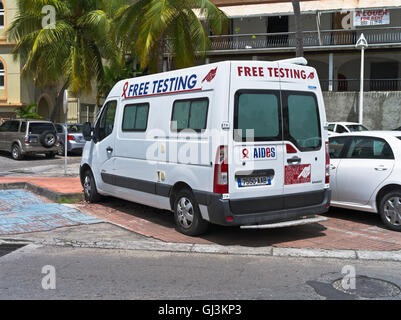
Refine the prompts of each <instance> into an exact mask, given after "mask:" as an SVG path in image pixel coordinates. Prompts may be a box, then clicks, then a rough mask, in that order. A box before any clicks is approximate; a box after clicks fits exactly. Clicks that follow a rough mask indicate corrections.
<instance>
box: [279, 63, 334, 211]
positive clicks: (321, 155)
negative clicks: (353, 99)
mask: <svg viewBox="0 0 401 320" xmlns="http://www.w3.org/2000/svg"><path fill="white" fill-rule="evenodd" d="M278 73H279V75H280V76H281V82H280V85H281V97H282V105H283V127H284V144H285V146H284V149H285V155H284V172H285V173H284V195H289V194H300V193H307V192H313V191H321V192H323V190H324V188H325V185H326V183H325V182H326V181H325V180H326V140H327V136H326V135H327V134H326V132H325V130H324V124H325V122H326V114H325V109H324V102H323V97H322V94H321V89H320V84H319V80H318V77H317V74H316V71H315V70H314V69H313V68H310V67H305V66H300V65H293V64H280V66H279V70H278ZM315 196H316V199H315V200H313V201H317V202H319V199H318V198H319V196H318V195H315ZM322 196H323V193H322ZM311 201H312V200H311ZM306 204H307V203H306ZM296 205H299V204H296ZM287 207H288V206H287Z"/></svg>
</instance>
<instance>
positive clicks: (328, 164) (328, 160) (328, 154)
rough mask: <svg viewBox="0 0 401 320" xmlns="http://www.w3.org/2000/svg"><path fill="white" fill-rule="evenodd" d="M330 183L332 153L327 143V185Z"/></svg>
mask: <svg viewBox="0 0 401 320" xmlns="http://www.w3.org/2000/svg"><path fill="white" fill-rule="evenodd" d="M329 183H330V152H329V143H328V142H326V184H329Z"/></svg>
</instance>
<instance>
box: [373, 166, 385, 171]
mask: <svg viewBox="0 0 401 320" xmlns="http://www.w3.org/2000/svg"><path fill="white" fill-rule="evenodd" d="M375 170H376V171H387V170H388V168H386V167H377V168H375Z"/></svg>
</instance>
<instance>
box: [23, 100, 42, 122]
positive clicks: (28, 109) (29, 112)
mask: <svg viewBox="0 0 401 320" xmlns="http://www.w3.org/2000/svg"><path fill="white" fill-rule="evenodd" d="M35 110H36V103H31V104H29V105H27V106H25V107H22V108H19V109H17V112H16V114H17V117H18V118H19V119H32V120H43V117H42V116H40V115H38V114H37V113H36V111H35Z"/></svg>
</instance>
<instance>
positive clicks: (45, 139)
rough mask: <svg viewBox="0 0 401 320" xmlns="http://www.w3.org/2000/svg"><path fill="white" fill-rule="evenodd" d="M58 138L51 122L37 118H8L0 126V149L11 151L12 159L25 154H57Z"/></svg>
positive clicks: (17, 158) (50, 156)
mask: <svg viewBox="0 0 401 320" xmlns="http://www.w3.org/2000/svg"><path fill="white" fill-rule="evenodd" d="M57 148H58V138H57V133H56V128H55V126H54V124H53V123H52V122H49V121H37V120H9V121H6V122H4V123H3V124H2V125H1V126H0V150H2V151H8V152H11V155H12V157H13V159H14V160H21V159H23V157H24V156H25V155H28V154H29V155H30V154H32V155H33V154H45V155H46V157H47V158H54V157H55V156H56V155H57V150H58V149H57Z"/></svg>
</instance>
